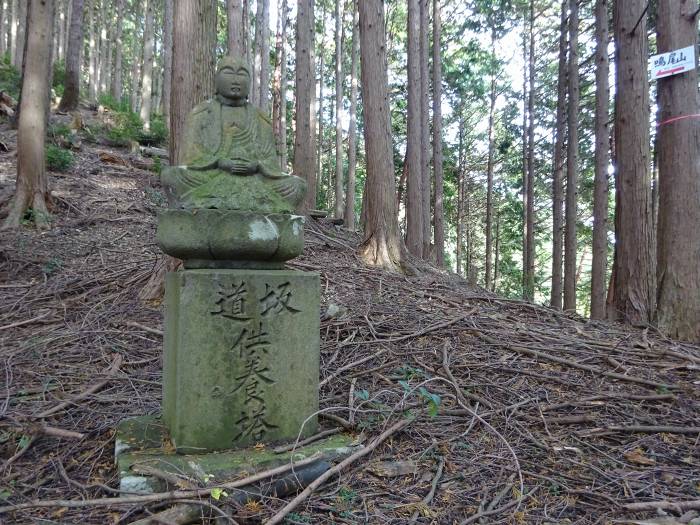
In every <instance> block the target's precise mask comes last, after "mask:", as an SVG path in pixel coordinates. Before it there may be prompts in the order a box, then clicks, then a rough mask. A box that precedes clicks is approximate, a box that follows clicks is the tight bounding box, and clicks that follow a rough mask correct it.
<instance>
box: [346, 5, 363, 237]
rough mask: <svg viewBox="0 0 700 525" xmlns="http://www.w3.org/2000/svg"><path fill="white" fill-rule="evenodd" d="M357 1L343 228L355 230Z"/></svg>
mask: <svg viewBox="0 0 700 525" xmlns="http://www.w3.org/2000/svg"><path fill="white" fill-rule="evenodd" d="M357 2H358V0H352V6H353V15H352V52H351V53H352V54H351V58H350V124H349V127H348V185H347V191H346V193H345V216H344V221H343V222H344V223H345V227H346V228H347V229H349V230H355V182H356V181H355V173H356V171H355V170H356V163H357V74H358V71H357V69H358V68H357V66H358V60H359V54H360V35H359V20H358V8H357Z"/></svg>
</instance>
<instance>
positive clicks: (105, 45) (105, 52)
mask: <svg viewBox="0 0 700 525" xmlns="http://www.w3.org/2000/svg"><path fill="white" fill-rule="evenodd" d="M108 14H109V0H102V3H101V5H100V24H101V26H102V27H100V55H99V60H100V64H99V68H100V85H99V92H100V94H102V93H106V92H107V86H108V85H109V79H108V78H107V76H108V74H109V69H110V67H109V66H110V64H109V58H108V57H109V38H108V37H107V27H108V26H107V23H108V20H110V19H111V17H109V16H108Z"/></svg>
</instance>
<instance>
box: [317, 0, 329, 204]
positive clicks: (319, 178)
mask: <svg viewBox="0 0 700 525" xmlns="http://www.w3.org/2000/svg"><path fill="white" fill-rule="evenodd" d="M314 36H315V35H314ZM315 42H316V40H315V38H314V44H315ZM325 47H326V8H325V5H323V8H322V9H321V45H320V49H325ZM323 66H324V60H323V53H319V56H318V101H317V102H318V113H317V115H316V126H317V127H316V181H317V182H316V184H317V188H319V189H320V188H323V195H324V203H325V207H326V208H328V207H329V206H330V204H329V202H330V193H331V185H330V173H329V174H328V178H329V180H328V183H327V184H326V185H325V188H324V183H323V175H324V173H323V171H324V170H323V85H324V82H323V75H324V67H323Z"/></svg>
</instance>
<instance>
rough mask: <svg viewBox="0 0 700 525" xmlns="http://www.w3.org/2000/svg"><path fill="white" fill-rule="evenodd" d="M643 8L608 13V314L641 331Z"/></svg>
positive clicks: (647, 208)
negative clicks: (612, 60) (611, 155)
mask: <svg viewBox="0 0 700 525" xmlns="http://www.w3.org/2000/svg"><path fill="white" fill-rule="evenodd" d="M645 6H646V2H645V1H644V0H616V1H615V3H614V9H613V10H614V31H615V47H616V53H615V56H616V57H617V63H616V67H615V84H616V89H615V152H616V153H615V155H616V163H617V170H616V173H617V177H616V179H617V188H616V190H617V191H616V202H617V207H616V210H615V239H616V240H615V263H614V266H613V276H612V279H613V283H614V287H613V299H612V303H613V305H612V312H608V315H609V316H611V317H612V318H614V319H619V320H622V321H625V322H627V323H631V324H641V325H644V324H647V323H649V322H651V320H652V319H653V315H654V303H655V293H654V291H655V261H654V256H653V254H654V249H653V242H654V237H653V231H652V219H651V175H650V173H649V164H650V160H651V159H650V158H649V83H648V80H647V58H648V54H649V53H648V43H647V21H646V19H647V15H646V13H645ZM640 15H641V17H640ZM635 26H636V27H635Z"/></svg>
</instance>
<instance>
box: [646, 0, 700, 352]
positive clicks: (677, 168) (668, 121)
mask: <svg viewBox="0 0 700 525" xmlns="http://www.w3.org/2000/svg"><path fill="white" fill-rule="evenodd" d="M657 24H658V25H657V42H658V46H659V52H660V53H665V52H668V51H672V50H674V49H678V48H680V47H686V46H688V45H691V44H692V45H693V46H694V48H695V49H697V44H698V28H697V3H695V2H692V1H690V0H667V1H666V2H660V3H659V6H658V19H657ZM696 61H697V57H696ZM658 106H659V127H658V141H659V226H658V234H657V239H658V269H657V272H658V273H657V275H658V295H657V297H658V310H657V321H658V324H659V329H660V330H661V331H662V332H664V333H665V334H666V335H668V336H669V337H673V338H677V339H682V340H685V341H692V342H695V343H699V342H700V266H698V261H700V228H699V227H698V226H699V225H700V206H699V204H700V164H699V163H698V159H697V154H698V152H699V151H700V121H698V120H697V118H695V119H694V118H685V119H684V118H682V117H683V116H686V115H698V114H699V113H700V96H698V70H697V68H695V69H692V70H691V71H687V72H685V73H683V74H682V75H675V76H671V77H667V78H663V79H660V80H659V84H658ZM678 117H681V118H678ZM674 119H678V120H674Z"/></svg>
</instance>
